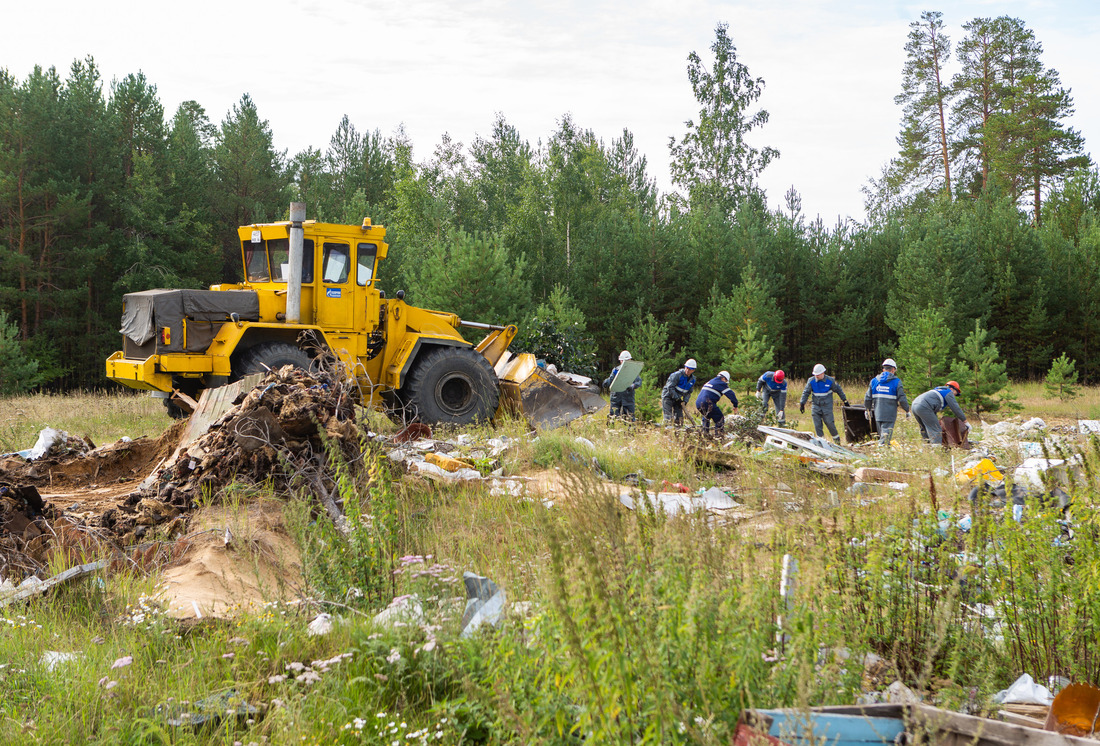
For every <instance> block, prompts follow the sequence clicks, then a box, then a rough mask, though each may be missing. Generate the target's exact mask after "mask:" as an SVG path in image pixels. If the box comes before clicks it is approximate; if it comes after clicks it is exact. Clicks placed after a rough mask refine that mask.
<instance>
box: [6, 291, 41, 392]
mask: <svg viewBox="0 0 1100 746" xmlns="http://www.w3.org/2000/svg"><path fill="white" fill-rule="evenodd" d="M0 360H3V361H4V364H3V365H0V395H3V396H11V395H12V394H19V393H22V392H24V391H29V390H31V389H33V388H34V387H35V386H37V385H38V384H39V378H40V376H39V373H38V363H37V362H36V361H34V360H32V359H31V358H30V357H29V356H28V355H27V354H26V352H25V350H24V348H23V343H22V342H21V341H20V340H19V327H18V326H17V325H16V324H15V322H14V321H12V320H11V319H9V318H8V314H7V313H6V312H4V311H0Z"/></svg>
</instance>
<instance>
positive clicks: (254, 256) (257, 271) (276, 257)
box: [243, 238, 313, 282]
mask: <svg viewBox="0 0 1100 746" xmlns="http://www.w3.org/2000/svg"><path fill="white" fill-rule="evenodd" d="M243 246H244V264H245V273H246V275H247V277H248V281H249V282H286V281H287V278H288V277H289V275H290V261H289V260H290V239H288V238H271V239H268V240H267V241H261V242H260V243H252V242H251V241H245V242H244V244H243ZM302 282H313V241H312V240H308V239H307V240H306V241H304V242H303V247H302Z"/></svg>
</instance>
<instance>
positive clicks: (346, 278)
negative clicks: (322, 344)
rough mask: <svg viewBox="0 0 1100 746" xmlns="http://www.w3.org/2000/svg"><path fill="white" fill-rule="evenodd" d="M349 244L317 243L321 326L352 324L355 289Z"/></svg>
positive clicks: (318, 313)
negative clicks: (319, 257)
mask: <svg viewBox="0 0 1100 746" xmlns="http://www.w3.org/2000/svg"><path fill="white" fill-rule="evenodd" d="M351 262H352V252H351V244H349V243H347V242H346V241H337V240H325V241H324V242H323V243H322V244H321V276H320V277H319V278H318V280H319V282H318V283H317V298H316V307H317V316H316V319H317V322H316V323H317V324H318V325H319V326H320V327H321V328H322V329H347V330H350V329H351V328H352V312H353V310H354V308H353V304H354V303H355V292H354V288H353V287H352V284H351V283H353V282H354V279H353V278H354V273H353V272H352V268H351Z"/></svg>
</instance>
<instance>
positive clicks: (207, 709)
mask: <svg viewBox="0 0 1100 746" xmlns="http://www.w3.org/2000/svg"><path fill="white" fill-rule="evenodd" d="M258 712H259V710H258V709H257V708H256V707H255V706H254V705H252V704H249V703H248V702H247V701H246V700H244V699H243V698H242V697H241V695H240V694H239V693H238V692H237V690H236V689H226V690H225V691H222V692H218V693H217V694H211V695H210V696H209V697H205V698H203V699H200V700H199V701H197V702H194V703H188V702H173V703H171V704H162V705H157V707H156V713H157V714H158V715H160V716H161V717H162V718H163V719H164V722H166V723H167V724H168V725H171V726H173V727H176V728H179V727H183V726H199V725H206V724H207V723H214V722H217V721H219V720H221V719H222V718H227V717H235V718H237V719H241V718H249V717H252V716H254V715H255V714H256V713H258Z"/></svg>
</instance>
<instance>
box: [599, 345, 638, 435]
mask: <svg viewBox="0 0 1100 746" xmlns="http://www.w3.org/2000/svg"><path fill="white" fill-rule="evenodd" d="M631 359H632V358H631V357H630V353H629V352H628V351H627V350H623V351H622V352H620V353H619V364H618V365H616V366H615V368H614V370H612V371H611V375H609V376H608V377H607V378H606V379H604V382H603V387H604V388H605V389H610V388H611V382H612V381H614V380H615V376H617V375H619V368H621V367H622V364H623V363H625V362H626V361H628V360H631ZM641 386H642V377H641V376H636V377H635V378H634V382H633V383H631V384H630V385H629V386H627V387H626V388H625V389H623V390H622V391H615V392H612V394H611V410H610V412H609V413H608V417H624V418H627V419H631V420H633V419H634V390H635V389H638V388H641Z"/></svg>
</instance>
